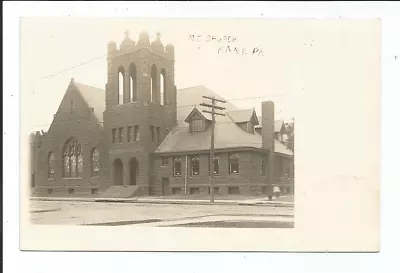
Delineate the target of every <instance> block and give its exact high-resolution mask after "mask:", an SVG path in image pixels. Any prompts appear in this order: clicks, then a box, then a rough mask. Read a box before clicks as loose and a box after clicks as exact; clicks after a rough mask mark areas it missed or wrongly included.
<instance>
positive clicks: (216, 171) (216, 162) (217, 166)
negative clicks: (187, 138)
mask: <svg viewBox="0 0 400 273" xmlns="http://www.w3.org/2000/svg"><path fill="white" fill-rule="evenodd" d="M208 162H209V163H208V175H210V174H211V164H210V157H208ZM214 175H219V158H218V157H214Z"/></svg>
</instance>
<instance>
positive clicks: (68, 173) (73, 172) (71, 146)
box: [63, 138, 83, 178]
mask: <svg viewBox="0 0 400 273" xmlns="http://www.w3.org/2000/svg"><path fill="white" fill-rule="evenodd" d="M63 166H64V171H63V177H66V178H70V177H82V173H83V155H82V148H81V145H80V143H79V142H78V141H77V140H76V139H75V138H70V139H69V140H68V141H67V142H66V143H65V144H64V148H63Z"/></svg>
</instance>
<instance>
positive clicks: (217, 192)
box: [208, 187, 219, 194]
mask: <svg viewBox="0 0 400 273" xmlns="http://www.w3.org/2000/svg"><path fill="white" fill-rule="evenodd" d="M210 193H211V187H208V194H210ZM214 193H215V194H219V187H214Z"/></svg>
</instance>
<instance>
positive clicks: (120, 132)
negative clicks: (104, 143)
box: [118, 128, 124, 143]
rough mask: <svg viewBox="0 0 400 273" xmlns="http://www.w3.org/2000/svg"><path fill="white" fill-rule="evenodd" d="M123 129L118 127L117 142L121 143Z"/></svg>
mask: <svg viewBox="0 0 400 273" xmlns="http://www.w3.org/2000/svg"><path fill="white" fill-rule="evenodd" d="M123 131H124V128H119V129H118V142H119V143H122V137H123Z"/></svg>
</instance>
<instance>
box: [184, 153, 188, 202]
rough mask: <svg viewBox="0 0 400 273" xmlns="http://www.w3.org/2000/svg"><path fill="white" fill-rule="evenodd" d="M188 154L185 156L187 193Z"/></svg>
mask: <svg viewBox="0 0 400 273" xmlns="http://www.w3.org/2000/svg"><path fill="white" fill-rule="evenodd" d="M187 177H188V156H187V155H186V156H185V195H186V194H187Z"/></svg>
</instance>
